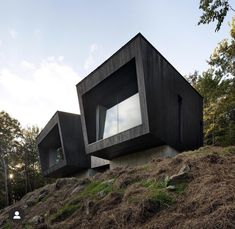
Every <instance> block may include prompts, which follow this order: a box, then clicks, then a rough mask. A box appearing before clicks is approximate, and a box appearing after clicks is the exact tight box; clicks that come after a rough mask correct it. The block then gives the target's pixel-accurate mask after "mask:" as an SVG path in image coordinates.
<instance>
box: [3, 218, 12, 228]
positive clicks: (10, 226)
mask: <svg viewBox="0 0 235 229" xmlns="http://www.w3.org/2000/svg"><path fill="white" fill-rule="evenodd" d="M11 228H13V227H12V224H11V222H10V221H9V220H8V221H7V222H6V223H5V224H3V226H2V229H11Z"/></svg>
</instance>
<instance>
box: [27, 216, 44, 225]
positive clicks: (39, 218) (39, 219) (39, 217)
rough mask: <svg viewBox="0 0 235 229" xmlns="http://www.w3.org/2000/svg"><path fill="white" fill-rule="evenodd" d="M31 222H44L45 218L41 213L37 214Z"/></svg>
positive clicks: (36, 223)
mask: <svg viewBox="0 0 235 229" xmlns="http://www.w3.org/2000/svg"><path fill="white" fill-rule="evenodd" d="M30 223H32V224H35V225H38V224H41V223H44V218H43V217H42V216H39V215H35V216H34V217H33V218H32V219H31V220H30Z"/></svg>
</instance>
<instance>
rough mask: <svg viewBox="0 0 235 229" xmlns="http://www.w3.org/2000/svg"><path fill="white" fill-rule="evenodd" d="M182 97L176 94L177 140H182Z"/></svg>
mask: <svg viewBox="0 0 235 229" xmlns="http://www.w3.org/2000/svg"><path fill="white" fill-rule="evenodd" d="M182 135H183V134H182V97H181V96H180V95H178V136H179V142H182V140H183V136H182Z"/></svg>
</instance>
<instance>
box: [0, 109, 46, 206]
mask: <svg viewBox="0 0 235 229" xmlns="http://www.w3.org/2000/svg"><path fill="white" fill-rule="evenodd" d="M38 134H39V128H38V127H34V126H33V127H30V128H27V129H23V128H21V126H20V123H19V122H18V121H17V120H16V119H14V118H12V117H10V115H9V114H7V113H6V112H4V111H2V112H0V208H3V207H4V206H6V205H8V204H10V203H12V202H13V201H17V200H19V199H21V198H22V196H24V195H25V194H26V193H27V192H30V191H33V190H34V189H36V188H39V187H41V186H43V185H44V184H45V179H43V177H42V175H41V173H40V169H39V154H38V149H37V145H36V137H37V135H38ZM9 174H11V178H9ZM6 184H7V185H6Z"/></svg>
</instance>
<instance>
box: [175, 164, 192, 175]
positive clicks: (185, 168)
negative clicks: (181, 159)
mask: <svg viewBox="0 0 235 229" xmlns="http://www.w3.org/2000/svg"><path fill="white" fill-rule="evenodd" d="M190 170H191V166H190V165H183V166H182V167H181V169H180V171H179V172H178V174H181V173H189V172H190Z"/></svg>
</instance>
